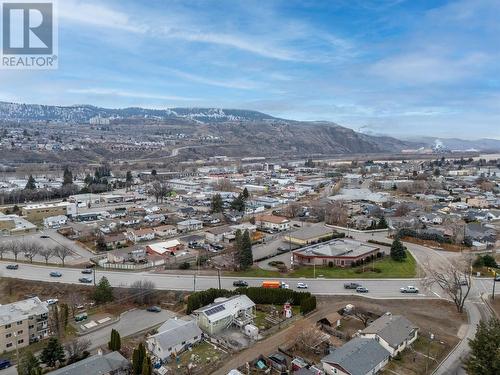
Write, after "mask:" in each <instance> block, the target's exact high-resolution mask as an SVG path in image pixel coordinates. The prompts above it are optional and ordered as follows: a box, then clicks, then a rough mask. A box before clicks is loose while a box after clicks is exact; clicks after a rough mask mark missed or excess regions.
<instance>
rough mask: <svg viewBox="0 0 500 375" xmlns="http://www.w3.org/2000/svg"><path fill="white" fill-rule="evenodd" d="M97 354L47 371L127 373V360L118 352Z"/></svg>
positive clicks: (66, 374)
mask: <svg viewBox="0 0 500 375" xmlns="http://www.w3.org/2000/svg"><path fill="white" fill-rule="evenodd" d="M99 353H101V352H98V354H96V355H93V356H91V357H88V358H85V359H82V360H81V361H78V362H75V363H72V364H70V365H68V366H65V367H63V368H60V369H58V370H55V371H51V372H48V374H50V375H81V374H89V375H90V374H99V375H127V374H129V373H130V372H129V370H130V363H129V361H128V360H127V359H126V358H124V357H123V356H122V355H121V354H120V353H119V352H111V353H107V354H99Z"/></svg>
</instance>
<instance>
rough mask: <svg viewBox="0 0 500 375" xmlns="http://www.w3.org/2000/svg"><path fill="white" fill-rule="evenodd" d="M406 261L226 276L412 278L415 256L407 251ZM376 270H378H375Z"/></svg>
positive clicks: (246, 272) (231, 273) (250, 272)
mask: <svg viewBox="0 0 500 375" xmlns="http://www.w3.org/2000/svg"><path fill="white" fill-rule="evenodd" d="M406 254H407V258H406V261H404V262H396V261H394V260H392V259H391V258H390V257H388V256H387V257H385V258H383V259H381V260H378V261H375V263H370V264H367V265H365V266H364V267H363V266H360V267H354V268H353V267H349V268H336V267H316V270H315V269H314V267H310V266H309V267H300V268H297V269H294V270H291V271H289V272H287V273H282V272H278V271H269V270H263V269H260V268H252V269H249V270H246V271H239V272H226V273H225V275H226V276H241V277H263V278H264V277H266V278H267V277H269V278H273V277H274V278H275V277H297V278H299V277H306V278H314V277H325V278H331V279H379V278H411V277H415V276H416V273H417V263H416V261H415V259H414V258H413V256H412V255H411V254H410V253H409V252H407V253H406ZM374 270H375V271H376V272H374Z"/></svg>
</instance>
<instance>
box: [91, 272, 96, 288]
mask: <svg viewBox="0 0 500 375" xmlns="http://www.w3.org/2000/svg"><path fill="white" fill-rule="evenodd" d="M93 271H94V272H92V274H93V275H94V286H95V272H96V269H95V268H94V270H93Z"/></svg>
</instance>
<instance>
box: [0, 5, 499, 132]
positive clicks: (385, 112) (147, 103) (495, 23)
mask: <svg viewBox="0 0 500 375" xmlns="http://www.w3.org/2000/svg"><path fill="white" fill-rule="evenodd" d="M58 8H59V69H58V70H56V71H0V100H7V101H16V102H30V103H42V104H61V105H71V104H94V105H98V106H107V107H127V106H144V107H151V108H165V107H174V106H183V107H197V106H203V107H212V106H214V107H225V108H244V109H255V110H259V111H262V112H266V113H269V114H272V115H275V116H280V117H285V118H291V119H297V120H330V121H334V122H337V123H338V124H341V125H344V126H348V127H351V128H353V129H355V130H359V129H362V130H363V131H366V132H372V133H383V134H391V135H396V136H404V135H413V134H419V135H432V136H437V137H463V138H480V137H490V138H498V139H500V125H499V124H500V59H499V58H500V37H499V35H500V33H499V32H500V22H499V21H500V2H499V1H496V0H471V1H425V0H407V1H403V0H400V1H398V0H387V1H375V0H371V1H370V0H329V1H328V0H325V1H319V0H318V1H312V0H302V1H296V0H281V1H280V0H276V1H272V0H269V1H268V0H266V1H264V0H259V1H257V0H255V1H254V0H240V1H236V0H227V1H224V0H204V1H201V0H178V1H177V0H168V1H167V0H164V1H161V0H152V1H147V2H146V1H144V2H140V1H130V0H120V1H114V0H105V1H97V0H89V1H78V0H59V5H58Z"/></svg>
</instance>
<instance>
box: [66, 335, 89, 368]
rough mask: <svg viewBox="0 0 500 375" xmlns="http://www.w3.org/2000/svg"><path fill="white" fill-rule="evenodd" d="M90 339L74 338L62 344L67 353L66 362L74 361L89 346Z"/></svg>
mask: <svg viewBox="0 0 500 375" xmlns="http://www.w3.org/2000/svg"><path fill="white" fill-rule="evenodd" d="M90 344H91V342H90V340H89V339H85V338H76V339H74V340H72V341H70V342H68V343H66V344H65V345H64V349H65V350H66V352H67V353H68V363H73V362H76V361H77V360H78V359H79V358H80V357H81V356H82V355H83V352H84V351H86V350H88V348H90Z"/></svg>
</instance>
